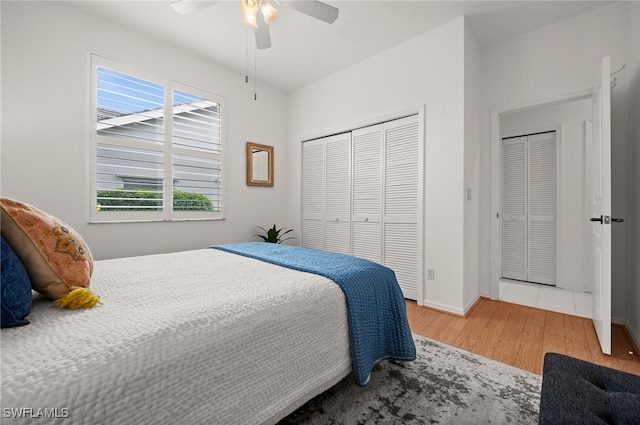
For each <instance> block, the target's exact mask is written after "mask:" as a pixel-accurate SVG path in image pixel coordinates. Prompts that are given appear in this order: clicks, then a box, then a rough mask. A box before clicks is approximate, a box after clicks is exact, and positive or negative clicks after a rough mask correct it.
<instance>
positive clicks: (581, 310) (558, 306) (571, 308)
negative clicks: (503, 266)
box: [500, 280, 591, 318]
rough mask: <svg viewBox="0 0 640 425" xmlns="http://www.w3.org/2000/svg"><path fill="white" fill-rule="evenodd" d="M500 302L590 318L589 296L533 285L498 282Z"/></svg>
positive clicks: (583, 293)
mask: <svg viewBox="0 0 640 425" xmlns="http://www.w3.org/2000/svg"><path fill="white" fill-rule="evenodd" d="M500 301H506V302H510V303H514V304H521V305H526V306H529V307H537V308H541V309H544V310H551V311H557V312H559V313H565V314H571V315H573V316H580V317H587V318H591V294H590V293H586V292H576V291H569V290H566V289H560V288H556V287H554V286H547V285H538V284H535V283H527V282H516V281H503V280H501V281H500Z"/></svg>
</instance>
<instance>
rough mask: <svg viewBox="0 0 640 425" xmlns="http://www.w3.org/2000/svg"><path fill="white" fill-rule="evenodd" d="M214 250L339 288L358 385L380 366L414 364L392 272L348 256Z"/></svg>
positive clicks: (260, 248)
mask: <svg viewBox="0 0 640 425" xmlns="http://www.w3.org/2000/svg"><path fill="white" fill-rule="evenodd" d="M210 248H214V249H219V250H222V251H227V252H231V253H234V254H239V255H243V256H245V257H250V258H255V259H258V260H262V261H266V262H268V263H272V264H277V265H279V266H283V267H287V268H290V269H294V270H299V271H303V272H309V273H314V274H318V275H321V276H324V277H327V278H329V279H331V280H333V281H334V282H335V283H336V284H338V286H339V287H340V288H341V289H342V291H343V292H344V296H345V299H346V303H347V320H348V325H349V342H350V347H351V363H352V367H353V372H354V375H355V379H356V383H357V384H358V385H366V384H367V383H368V382H369V378H370V376H371V370H372V369H373V366H374V365H375V364H376V363H377V362H379V361H380V360H384V359H390V360H407V361H408V360H415V358H416V347H415V345H414V343H413V338H412V336H411V331H410V329H409V324H408V322H407V313H406V307H405V301H404V297H403V295H402V291H401V290H400V287H399V286H398V282H397V280H396V275H395V273H394V272H393V270H391V269H389V268H387V267H384V266H381V265H380V264H376V263H373V262H371V261H368V260H364V259H362V258H356V257H351V256H348V255H344V254H336V253H332V252H324V251H318V250H314V249H308V248H300V247H295V246H288V245H277V244H271V243H264V242H247V243H237V244H227V245H214V246H211V247H210Z"/></svg>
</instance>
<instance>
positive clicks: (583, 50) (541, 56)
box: [480, 2, 633, 319]
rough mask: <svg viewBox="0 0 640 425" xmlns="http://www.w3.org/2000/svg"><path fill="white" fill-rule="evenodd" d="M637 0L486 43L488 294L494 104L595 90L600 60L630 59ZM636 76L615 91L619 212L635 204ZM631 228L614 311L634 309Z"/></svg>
mask: <svg viewBox="0 0 640 425" xmlns="http://www.w3.org/2000/svg"><path fill="white" fill-rule="evenodd" d="M632 5H633V4H632V3H630V2H616V3H613V4H610V5H607V6H604V7H602V8H599V9H595V10H593V11H591V12H587V13H585V14H582V15H579V16H577V17H574V18H571V19H568V20H565V21H563V22H560V23H557V24H554V25H551V26H548V27H546V28H542V29H540V30H537V31H534V32H531V33H528V34H525V35H523V36H521V37H517V38H514V39H511V40H508V41H505V42H503V43H500V44H497V45H494V46H492V47H489V48H486V49H484V50H483V51H482V55H481V74H482V88H483V93H482V99H483V101H482V105H481V111H480V114H481V117H487V118H486V119H483V120H481V137H482V140H481V144H482V147H481V158H480V163H481V167H480V169H481V174H480V182H481V196H482V199H481V203H480V214H481V217H480V220H481V225H480V228H481V233H480V292H481V293H482V294H484V295H489V294H490V283H491V276H490V266H491V252H490V251H491V232H490V228H491V222H492V220H495V211H493V207H492V206H491V197H490V193H491V148H490V145H491V137H490V133H491V126H490V119H489V118H488V117H489V116H490V114H491V111H492V110H507V109H509V108H510V107H514V108H515V107H518V106H522V105H526V104H533V103H537V102H539V103H542V102H544V101H547V100H549V99H554V98H557V97H559V96H562V95H565V94H570V93H576V92H580V91H583V90H585V89H590V88H591V87H592V86H593V83H594V82H595V79H596V74H597V71H598V69H599V63H600V59H601V58H602V57H603V56H611V60H612V69H614V70H615V69H618V68H620V67H621V66H622V64H623V63H628V62H629V59H630V58H629V55H630V51H631V48H630V45H629V39H628V34H627V30H628V21H629V19H628V15H629V12H630V9H631V8H632ZM628 77H629V74H628V73H626V72H623V73H621V75H620V78H619V85H618V87H617V88H616V89H615V90H614V93H613V96H612V103H613V105H612V116H613V126H614V130H613V135H612V144H613V146H614V148H613V149H614V154H613V167H612V168H613V169H614V170H615V174H614V175H613V176H612V178H613V179H614V190H615V192H614V194H613V197H614V200H613V209H614V214H618V215H620V216H623V217H624V216H626V209H627V182H626V174H627V156H626V152H627V138H626V135H627V97H626V96H627V87H628ZM626 226H627V223H623V224H622V225H619V226H618V227H616V228H614V232H615V233H614V240H615V241H616V242H614V244H615V247H614V248H613V251H614V255H613V257H614V264H613V267H614V279H613V308H612V316H613V317H614V318H616V319H624V318H625V317H626V315H627V306H626V296H627V250H626V234H627V233H626Z"/></svg>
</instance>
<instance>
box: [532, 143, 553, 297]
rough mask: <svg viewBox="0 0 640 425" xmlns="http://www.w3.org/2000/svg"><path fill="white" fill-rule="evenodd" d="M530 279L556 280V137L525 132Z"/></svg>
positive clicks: (551, 282)
mask: <svg viewBox="0 0 640 425" xmlns="http://www.w3.org/2000/svg"><path fill="white" fill-rule="evenodd" d="M528 143H529V164H528V165H529V191H528V192H529V211H528V213H529V238H528V239H529V256H528V257H529V258H528V263H529V280H530V281H531V282H539V283H546V284H551V285H555V283H556V137H555V132H549V133H542V134H535V135H532V136H528Z"/></svg>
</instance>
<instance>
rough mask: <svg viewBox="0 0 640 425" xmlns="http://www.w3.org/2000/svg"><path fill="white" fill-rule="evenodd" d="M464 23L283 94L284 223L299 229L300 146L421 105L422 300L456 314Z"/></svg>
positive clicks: (460, 290)
mask: <svg viewBox="0 0 640 425" xmlns="http://www.w3.org/2000/svg"><path fill="white" fill-rule="evenodd" d="M464 43H465V33H464V18H462V17H460V18H458V19H456V20H454V21H452V22H450V23H448V24H445V25H443V26H441V27H439V28H437V29H435V30H433V31H430V32H428V33H425V34H423V35H420V36H418V37H416V38H414V39H412V40H409V41H407V42H405V43H403V44H400V45H398V46H396V47H394V48H392V49H390V50H387V51H385V52H383V53H380V54H378V55H376V56H373V57H371V58H369V59H366V60H364V61H362V62H360V63H358V64H356V65H354V66H352V67H350V68H347V69H344V70H342V71H340V72H337V73H336V74H333V75H331V76H329V77H327V78H325V79H323V80H320V81H318V82H316V83H314V84H312V85H310V86H307V87H305V88H303V89H301V90H298V91H296V92H294V93H292V94H291V95H290V97H289V136H288V140H289V151H290V158H291V161H290V163H289V171H288V172H289V175H290V176H291V179H290V181H289V193H290V199H289V220H288V222H291V223H293V222H295V223H297V226H298V227H300V209H301V206H300V205H301V204H300V195H301V187H300V181H301V170H300V160H299V158H300V152H301V142H302V141H304V140H307V139H310V138H313V137H318V136H322V135H328V134H332V133H336V132H339V131H343V130H349V129H352V128H354V127H356V126H360V125H365V124H371V123H375V122H376V121H378V120H379V119H380V118H391V117H393V115H394V114H397V113H398V112H402V111H406V110H407V109H411V108H413V109H414V110H417V107H418V106H419V105H421V104H426V129H425V130H426V131H425V133H426V145H425V151H426V153H425V175H426V182H425V204H426V205H425V223H424V226H425V236H426V240H425V250H424V251H425V258H424V264H425V267H426V266H429V267H434V268H435V278H436V279H435V280H426V281H425V282H426V287H425V302H426V304H428V305H432V306H434V307H438V308H443V309H446V310H450V311H454V312H458V313H462V312H463V310H464V305H463V269H464V257H463V253H464V242H465V238H464V221H463V217H464V209H463V202H464V186H465V171H464V168H465V157H464V155H465V154H464V149H465V139H464V136H465V135H464V124H465V122H464V97H465V93H464V70H465V67H464V65H465V64H464V59H465V58H464Z"/></svg>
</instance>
